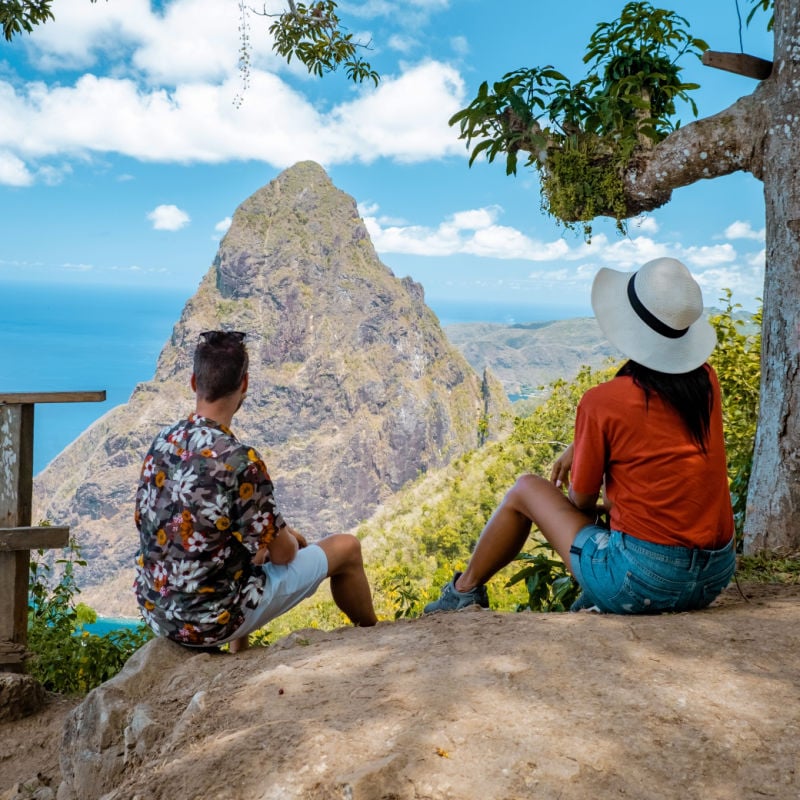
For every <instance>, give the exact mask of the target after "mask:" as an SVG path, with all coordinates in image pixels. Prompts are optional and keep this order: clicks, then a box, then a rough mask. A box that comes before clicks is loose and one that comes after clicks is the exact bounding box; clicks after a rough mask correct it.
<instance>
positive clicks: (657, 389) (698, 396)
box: [617, 361, 714, 453]
mask: <svg viewBox="0 0 800 800" xmlns="http://www.w3.org/2000/svg"><path fill="white" fill-rule="evenodd" d="M617 375H627V376H629V377H630V378H632V379H633V382H634V383H635V384H636V385H637V386H638V387H640V388H641V390H642V391H643V392H644V396H645V402H649V400H650V395H651V394H653V393H654V394H657V395H658V396H659V397H660V398H661V399H662V400H663V401H664V402H665V403H667V405H670V406H672V408H674V409H675V411H677V412H678V414H679V415H680V417H681V419H682V420H683V421H684V423H685V424H686V427H687V428H688V430H689V433H690V434H691V435H692V439H694V440H695V442H697V444H698V446H699V447H700V449H701V450H702V451H703V452H704V453H705V452H706V442H707V441H708V429H709V426H710V424H711V409H712V407H713V405H714V394H713V392H712V390H711V379H710V378H709V377H708V370H706V368H705V367H704V366H700V367H697V369H693V370H692V371H691V372H682V373H680V374H679V375H670V374H667V373H666V372H656V370H654V369H650V368H649V367H645V366H642V365H641V364H639V363H637V362H636V361H626V362H625V363H624V364H623V365H622V366H621V367H620V369H619V371H618V372H617Z"/></svg>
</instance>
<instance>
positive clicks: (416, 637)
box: [59, 587, 800, 800]
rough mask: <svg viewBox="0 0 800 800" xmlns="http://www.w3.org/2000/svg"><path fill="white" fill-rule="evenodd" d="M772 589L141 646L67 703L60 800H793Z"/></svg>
mask: <svg viewBox="0 0 800 800" xmlns="http://www.w3.org/2000/svg"><path fill="white" fill-rule="evenodd" d="M785 588H788V589H794V591H793V593H792V594H786V595H785V596H783V597H776V598H774V599H769V600H767V601H761V602H751V603H747V604H745V603H744V602H742V601H741V600H738V601H736V602H732V603H731V604H729V605H722V606H720V607H717V608H713V609H710V610H708V611H704V612H695V613H692V614H673V615H664V616H656V617H618V616H604V615H599V614H591V613H587V612H582V613H580V614H531V613H522V614H499V613H492V612H489V611H474V612H469V611H465V612H455V613H452V612H451V613H444V614H437V615H433V616H431V617H424V618H422V619H417V620H409V621H401V622H397V623H381V624H380V625H378V626H377V627H376V628H369V629H358V628H344V629H341V630H338V631H333V632H323V631H318V630H317V631H299V632H296V633H294V634H292V635H291V636H290V637H288V638H287V639H285V640H282V641H279V642H277V643H276V644H274V645H273V646H272V647H270V648H268V649H254V650H250V651H247V652H245V653H242V654H239V655H236V656H231V655H211V654H192V653H191V652H189V651H186V650H183V649H181V648H180V646H178V645H173V644H170V643H169V642H166V641H164V640H155V641H153V642H151V643H150V644H148V645H147V646H146V647H145V648H143V649H142V650H141V651H139V652H138V653H137V654H136V655H135V656H134V657H133V658H132V659H131V660H130V661H129V662H128V665H127V666H126V667H125V669H124V670H123V672H122V673H120V675H118V676H117V677H116V678H114V679H113V680H111V681H109V682H108V683H106V684H104V685H103V686H101V687H100V688H98V689H96V690H95V691H94V692H92V693H91V694H90V695H89V696H88V697H87V699H86V700H85V701H84V703H83V704H82V705H81V706H79V707H78V708H77V709H75V710H73V712H72V714H71V717H70V718H69V719H68V721H67V724H66V733H65V736H64V740H63V744H62V751H61V766H62V772H63V777H64V782H63V784H62V786H61V788H60V790H59V800H100V799H101V798H102V800H133V799H134V798H140V799H141V800H145V798H147V800H197V798H201V797H202V798H215V799H218V800H345V798H347V799H348V800H389V798H391V799H392V800H423V799H424V800H452V799H453V798H459V800H515V799H516V800H527V799H528V798H537V799H538V798H542V800H550V798H561V800H588V799H589V798H611V797H615V798H616V797H620V798H622V797H627V798H636V799H637V800H663V798H687V800H700V799H701V798H702V800H730V798H734V797H735V798H745V799H752V800H755V798H763V797H775V798H794V797H797V796H798V795H799V794H800V762H798V755H797V753H798V750H797V734H798V731H799V730H800V717H798V711H797V697H798V692H800V666H798V661H797V657H796V654H797V651H798V646H799V645H800V633H798V631H800V604H798V602H797V600H798V589H797V587H785ZM733 596H734V595H733V590H732V591H731V592H730V593H729V597H733Z"/></svg>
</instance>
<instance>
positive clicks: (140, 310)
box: [0, 282, 586, 635]
mask: <svg viewBox="0 0 800 800" xmlns="http://www.w3.org/2000/svg"><path fill="white" fill-rule="evenodd" d="M191 294H192V293H191V292H187V291H183V290H177V289H169V290H161V291H154V290H153V289H146V290H144V289H136V288H131V287H109V286H75V285H69V286H66V285H61V286H59V285H52V284H50V285H39V284H37V285H32V284H25V283H13V282H6V283H5V284H3V285H0V298H2V301H3V302H2V305H3V314H2V316H0V393H1V392H56V391H95V390H102V389H105V391H106V394H107V399H106V401H105V402H103V403H60V404H55V403H54V404H50V403H46V404H45V403H43V404H40V405H37V406H36V409H35V411H34V473H36V472H39V471H40V470H42V469H44V467H46V466H47V464H48V463H49V462H50V461H51V460H52V459H53V458H55V457H56V456H57V455H58V454H59V453H60V452H61V450H63V449H64V448H65V447H66V446H67V445H69V444H70V442H72V441H73V440H74V439H76V438H77V437H78V436H80V434H81V433H82V432H83V431H84V430H86V428H88V427H89V426H90V425H91V424H92V422H94V421H95V420H96V419H98V418H99V417H101V416H102V415H103V414H104V413H105V412H106V411H108V410H110V409H111V408H113V407H114V406H117V405H119V404H121V403H126V402H127V401H128V398H129V397H130V395H131V393H132V392H133V389H134V388H135V387H136V385H137V384H138V383H140V382H142V381H148V380H151V379H152V377H153V374H154V372H155V367H156V361H157V359H158V356H159V353H160V352H161V349H162V347H163V346H164V344H165V342H166V341H167V339H168V338H169V336H170V335H171V333H172V327H173V325H174V324H175V323H176V322H177V320H178V318H179V317H180V313H181V311H182V309H183V306H184V304H185V303H186V301H187V300H188V299H189V297H190V295H191ZM428 304H429V305H430V307H431V308H432V309H433V311H434V312H435V313H436V315H437V316H438V317H439V320H440V322H441V324H442V325H443V326H447V325H452V324H455V323H459V322H499V323H504V324H514V323H521V322H541V321H545V320H551V319H564V318H567V317H572V316H584V315H586V310H585V309H580V308H553V307H536V306H531V305H528V304H521V303H487V302H485V301H453V300H446V299H444V300H435V299H433V300H428ZM137 624H138V622H137V621H134V620H129V619H117V618H111V617H106V618H103V617H101V618H100V619H98V620H97V622H95V623H93V624H91V625H87V626H86V627H85V629H86V630H88V631H91V632H92V633H96V634H98V635H103V634H105V633H108V632H109V631H112V630H115V629H117V628H130V627H133V626H135V625H137Z"/></svg>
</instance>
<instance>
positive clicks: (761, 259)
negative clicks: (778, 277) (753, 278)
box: [747, 247, 767, 272]
mask: <svg viewBox="0 0 800 800" xmlns="http://www.w3.org/2000/svg"><path fill="white" fill-rule="evenodd" d="M747 263H748V264H749V265H750V266H751V267H756V268H758V269H760V270H761V271H762V272H763V271H764V267H765V266H766V263H767V250H766V248H764V247H762V248H761V250H759V251H758V252H757V253H753V254H752V255H750V256H747Z"/></svg>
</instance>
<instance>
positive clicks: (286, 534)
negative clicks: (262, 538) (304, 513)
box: [269, 525, 299, 564]
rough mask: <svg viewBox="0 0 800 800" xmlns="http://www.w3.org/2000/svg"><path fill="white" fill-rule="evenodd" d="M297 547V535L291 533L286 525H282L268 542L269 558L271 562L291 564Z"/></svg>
mask: <svg viewBox="0 0 800 800" xmlns="http://www.w3.org/2000/svg"><path fill="white" fill-rule="evenodd" d="M298 549H299V543H298V541H297V537H296V536H293V535H292V531H291V528H290V527H289V526H288V525H284V526H283V527H282V528H280V529H279V530H278V532H277V533H276V534H275V538H273V540H272V541H271V542H270V543H269V560H270V561H271V562H272V563H273V564H291V562H292V561H294V557H295V556H296V555H297V551H298Z"/></svg>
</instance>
